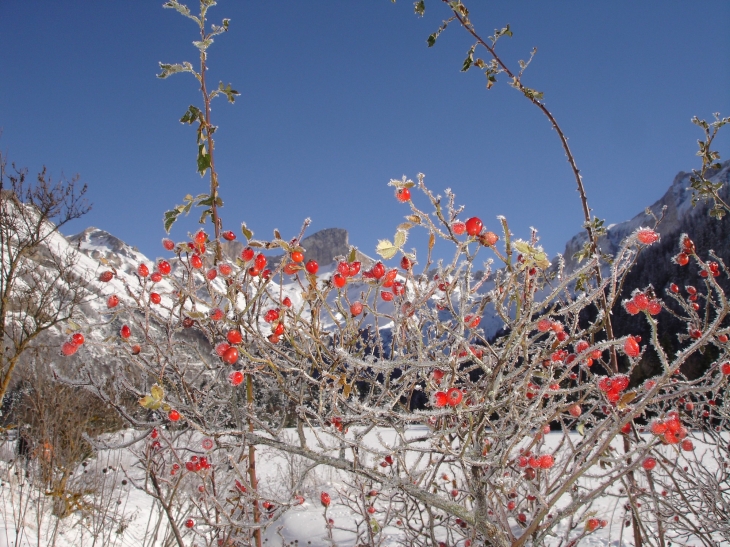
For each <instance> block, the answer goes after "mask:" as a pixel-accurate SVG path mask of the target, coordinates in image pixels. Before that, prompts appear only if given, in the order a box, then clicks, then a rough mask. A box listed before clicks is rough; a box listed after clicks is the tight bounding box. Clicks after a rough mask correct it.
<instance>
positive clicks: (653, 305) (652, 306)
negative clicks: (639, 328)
mask: <svg viewBox="0 0 730 547" xmlns="http://www.w3.org/2000/svg"><path fill="white" fill-rule="evenodd" d="M646 309H647V311H648V312H649V313H650V314H651V315H657V314H658V313H659V312H661V311H662V305H661V303H660V302H659V301H658V300H651V301H650V302H649V305H648V306H647V308H646Z"/></svg>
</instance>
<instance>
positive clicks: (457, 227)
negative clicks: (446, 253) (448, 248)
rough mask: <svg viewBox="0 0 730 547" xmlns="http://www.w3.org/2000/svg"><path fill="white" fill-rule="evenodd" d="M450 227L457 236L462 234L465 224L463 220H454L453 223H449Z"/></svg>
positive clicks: (464, 230)
mask: <svg viewBox="0 0 730 547" xmlns="http://www.w3.org/2000/svg"><path fill="white" fill-rule="evenodd" d="M451 229H452V230H454V233H455V234H456V235H457V236H460V235H461V234H463V233H464V232H466V224H464V223H463V222H459V221H458V220H457V221H456V222H454V223H453V224H451Z"/></svg>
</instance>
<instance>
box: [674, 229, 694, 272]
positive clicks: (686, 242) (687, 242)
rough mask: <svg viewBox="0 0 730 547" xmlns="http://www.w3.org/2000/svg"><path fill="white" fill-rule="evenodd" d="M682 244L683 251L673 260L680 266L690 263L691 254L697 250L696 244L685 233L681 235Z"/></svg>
mask: <svg viewBox="0 0 730 547" xmlns="http://www.w3.org/2000/svg"><path fill="white" fill-rule="evenodd" d="M681 245H682V251H681V252H680V253H679V254H678V255H677V256H675V257H674V259H673V260H674V262H676V263H677V264H679V265H680V266H686V265H687V264H688V263H689V255H691V254H694V252H695V244H694V243H692V240H691V239H690V238H689V237H687V236H686V235H684V234H683V235H682V237H681Z"/></svg>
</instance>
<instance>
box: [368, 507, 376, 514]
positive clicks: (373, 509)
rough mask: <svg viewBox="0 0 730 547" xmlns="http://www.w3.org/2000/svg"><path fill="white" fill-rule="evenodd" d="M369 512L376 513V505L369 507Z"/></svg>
mask: <svg viewBox="0 0 730 547" xmlns="http://www.w3.org/2000/svg"><path fill="white" fill-rule="evenodd" d="M368 513H370V514H371V515H373V514H375V507H373V506H372V505H371V506H370V507H368Z"/></svg>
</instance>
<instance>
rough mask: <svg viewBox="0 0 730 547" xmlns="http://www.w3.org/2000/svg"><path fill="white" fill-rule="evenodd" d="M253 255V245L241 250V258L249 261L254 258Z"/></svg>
mask: <svg viewBox="0 0 730 547" xmlns="http://www.w3.org/2000/svg"><path fill="white" fill-rule="evenodd" d="M253 255H254V252H253V249H252V248H251V247H246V248H245V249H244V250H243V251H241V260H243V261H244V262H248V261H250V260H252V259H253Z"/></svg>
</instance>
